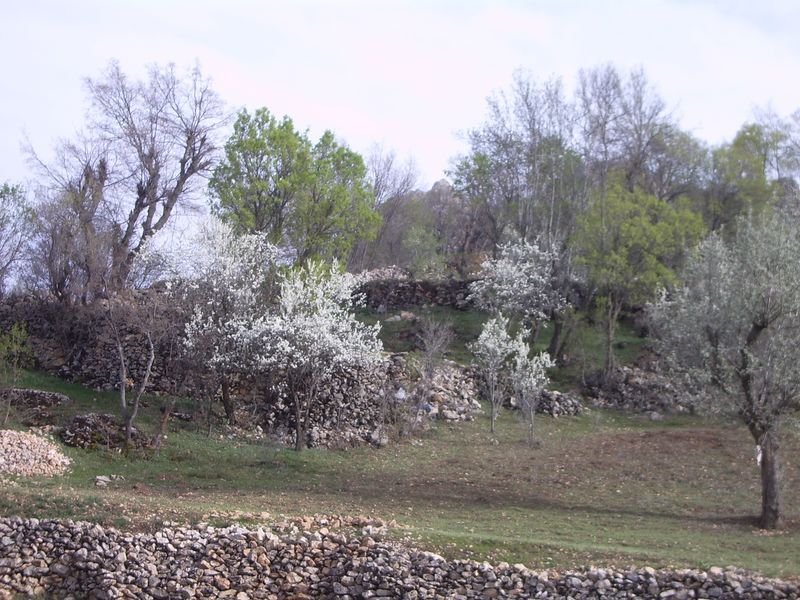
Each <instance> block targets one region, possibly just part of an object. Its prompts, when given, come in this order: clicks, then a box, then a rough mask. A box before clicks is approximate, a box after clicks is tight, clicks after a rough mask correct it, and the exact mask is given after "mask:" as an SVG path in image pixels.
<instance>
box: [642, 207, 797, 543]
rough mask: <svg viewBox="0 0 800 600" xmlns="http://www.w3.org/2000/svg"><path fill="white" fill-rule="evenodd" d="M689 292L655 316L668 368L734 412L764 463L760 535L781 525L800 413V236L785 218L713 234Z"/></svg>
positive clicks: (662, 305)
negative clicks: (794, 421) (786, 437)
mask: <svg viewBox="0 0 800 600" xmlns="http://www.w3.org/2000/svg"><path fill="white" fill-rule="evenodd" d="M683 281H684V284H683V286H682V287H680V288H678V289H677V290H675V291H674V292H673V293H672V294H669V295H665V296H664V297H663V298H662V299H661V300H660V301H658V302H656V303H654V304H653V305H652V306H651V307H650V314H651V316H652V321H653V324H654V329H655V331H656V332H657V334H658V335H659V338H660V347H661V349H662V352H663V353H664V355H665V357H666V358H667V359H668V362H669V364H670V365H671V366H672V367H674V368H676V369H678V370H679V371H681V372H683V373H685V374H687V375H688V376H690V377H691V379H692V380H693V381H694V382H695V383H697V384H700V385H702V386H703V389H704V390H706V392H707V393H706V394H704V395H703V396H702V397H701V399H702V400H703V404H704V405H705V406H706V407H707V408H709V409H711V410H714V411H721V412H727V413H732V414H733V415H735V416H736V417H738V418H739V419H740V420H741V421H742V422H743V423H744V424H745V425H746V426H747V428H748V429H749V431H750V434H751V435H752V437H753V440H754V441H755V444H756V446H757V451H758V453H759V454H760V467H761V489H762V505H761V518H760V522H761V526H762V527H764V528H770V529H771V528H776V527H778V526H779V525H780V524H781V520H782V503H781V494H780V481H781V467H780V432H781V428H782V425H783V424H784V422H785V421H786V420H787V419H789V418H790V417H791V416H792V415H793V413H794V412H795V411H796V410H797V409H798V408H800V347H799V346H798V344H797V339H798V335H800V236H799V235H798V233H797V230H796V229H794V228H792V227H791V226H790V225H789V224H787V223H785V222H781V220H779V219H778V218H774V217H770V218H765V219H763V220H762V221H761V222H752V221H749V220H745V221H740V222H739V223H737V227H736V231H735V232H734V234H733V235H730V236H727V239H726V238H723V236H720V235H717V234H713V235H712V236H710V237H709V238H708V239H706V240H705V241H704V242H702V244H701V245H700V246H699V248H698V250H697V251H696V253H695V254H694V255H693V256H692V257H691V259H690V260H689V261H688V264H687V265H686V268H685V270H684V272H683Z"/></svg>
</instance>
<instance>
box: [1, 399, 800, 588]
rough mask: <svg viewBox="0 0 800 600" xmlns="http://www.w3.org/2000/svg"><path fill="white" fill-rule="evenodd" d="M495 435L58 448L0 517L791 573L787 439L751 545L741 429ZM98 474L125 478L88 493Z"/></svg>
mask: <svg viewBox="0 0 800 600" xmlns="http://www.w3.org/2000/svg"><path fill="white" fill-rule="evenodd" d="M63 389H70V390H72V391H75V390H74V388H71V387H69V386H65V387H62V390H63ZM91 397H92V394H88V395H87V400H86V401H89V402H90V401H91ZM98 402H100V400H98ZM152 410H154V408H153V405H152V404H151V407H150V408H148V409H147V411H145V412H148V411H152ZM498 427H499V429H498V436H497V439H498V440H499V443H495V441H494V439H493V438H492V437H491V436H490V435H489V432H488V421H487V420H486V419H485V418H480V419H478V420H476V421H475V422H471V423H463V424H458V425H444V424H442V425H439V426H438V427H436V428H435V429H434V430H432V431H431V432H429V433H428V434H426V435H425V436H423V437H422V438H421V441H420V442H418V443H415V444H411V443H401V444H398V445H394V446H390V447H388V448H385V449H383V450H375V449H371V448H359V449H354V450H349V451H336V452H334V451H325V450H309V451H305V452H302V453H299V454H298V453H295V452H294V451H292V450H288V449H284V448H277V447H274V446H271V445H269V444H266V443H249V442H243V441H236V440H229V439H227V438H224V437H221V434H220V433H219V432H215V433H213V434H212V435H211V436H210V437H206V436H205V435H203V434H201V433H197V432H192V431H186V430H175V431H172V432H170V434H169V437H168V439H167V446H166V447H165V448H164V449H163V450H162V451H161V452H159V453H155V454H152V455H149V456H142V455H135V456H134V455H130V456H124V455H122V454H118V453H113V452H107V451H84V450H76V449H66V452H67V453H68V454H69V456H70V457H71V458H72V459H73V461H74V466H73V468H72V470H71V471H70V472H69V473H68V474H67V475H65V476H63V477H57V478H53V479H31V480H17V485H16V486H15V487H8V488H4V489H3V490H2V491H0V510H2V513H3V514H21V515H27V516H37V517H60V518H63V517H70V518H76V519H88V520H91V521H96V522H100V523H104V524H109V525H115V526H121V527H126V528H134V529H152V528H153V527H156V526H157V524H158V523H159V522H160V521H161V520H180V521H187V522H196V521H200V520H209V519H222V521H225V518H224V517H219V516H216V517H215V516H214V515H220V514H221V515H225V514H232V513H236V514H239V515H240V518H242V519H244V520H245V521H251V520H253V519H254V518H255V517H253V515H258V514H260V513H262V512H264V511H266V512H268V513H270V514H271V515H275V516H276V518H277V515H290V516H300V515H304V514H312V513H342V514H367V515H372V516H378V517H382V518H385V519H387V520H391V519H395V520H396V521H397V522H398V523H399V524H400V525H401V527H402V529H399V530H397V531H396V532H395V535H397V536H398V537H403V536H404V537H408V538H410V539H411V540H412V542H413V543H415V544H417V545H420V546H422V547H426V548H431V549H434V550H437V551H439V552H442V553H444V554H446V555H448V556H453V557H456V556H459V557H472V558H476V559H480V560H483V559H491V560H505V561H508V562H523V563H526V564H528V565H530V566H533V567H560V568H564V567H578V566H580V565H584V564H614V565H618V566H627V565H630V564H638V565H643V564H649V565H654V566H657V567H658V566H678V567H708V566H711V565H723V566H724V565H728V564H736V565H740V566H743V567H746V568H750V569H756V570H760V571H762V572H764V573H767V574H770V575H782V576H788V575H797V574H798V573H800V543H799V541H798V539H799V538H798V533H800V532H799V531H798V518H800V511H799V510H798V501H797V498H798V492H800V481H798V477H797V464H796V462H795V459H794V457H795V456H798V450H800V443H798V440H797V439H796V438H794V437H792V436H789V438H788V439H787V442H786V443H785V444H784V452H785V454H784V459H785V463H786V464H785V465H784V467H785V472H786V475H787V476H786V480H785V482H784V483H785V485H784V491H785V499H786V511H787V515H788V518H789V524H788V526H787V528H786V530H785V531H782V532H778V533H777V534H775V535H764V534H763V533H762V532H760V531H758V530H757V528H756V527H755V525H754V520H753V518H754V515H755V513H756V512H757V509H758V506H759V486H758V473H757V469H756V467H755V463H754V461H753V459H752V444H751V443H750V440H749V435H748V433H747V432H746V431H745V430H744V429H742V428H738V427H729V426H726V425H725V424H722V423H716V422H709V421H702V420H700V419H698V418H696V417H689V416H675V417H671V418H668V419H667V420H665V421H662V422H657V423H656V422H652V421H650V420H648V419H646V418H645V417H642V416H631V415H624V414H622V413H617V412H611V411H603V412H593V413H590V414H588V415H584V416H581V417H578V418H574V419H565V418H562V419H550V418H544V417H543V418H540V420H539V435H540V439H541V445H540V446H539V447H530V446H528V445H527V444H526V442H525V431H524V427H523V426H522V424H521V423H520V422H519V421H518V420H517V419H516V417H515V415H513V414H511V413H504V414H503V415H502V416H501V419H500V421H499V423H498ZM101 474H102V475H110V474H115V475H122V476H123V477H124V480H122V481H119V482H114V483H112V484H111V486H110V487H109V488H107V489H97V488H95V487H94V486H93V479H94V477H95V476H96V475H101ZM256 520H257V519H256Z"/></svg>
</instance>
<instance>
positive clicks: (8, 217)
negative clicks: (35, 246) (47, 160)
mask: <svg viewBox="0 0 800 600" xmlns="http://www.w3.org/2000/svg"><path fill="white" fill-rule="evenodd" d="M29 223H30V212H29V210H28V207H27V205H26V202H25V195H24V193H23V191H22V188H20V187H19V186H14V185H9V184H7V183H4V184H3V185H2V186H0V297H2V295H3V290H4V289H5V283H6V280H7V279H8V277H9V275H10V274H11V271H12V269H13V268H14V265H15V264H16V263H17V261H19V259H20V258H21V256H22V250H23V248H24V245H25V239H26V234H27V231H28V225H29Z"/></svg>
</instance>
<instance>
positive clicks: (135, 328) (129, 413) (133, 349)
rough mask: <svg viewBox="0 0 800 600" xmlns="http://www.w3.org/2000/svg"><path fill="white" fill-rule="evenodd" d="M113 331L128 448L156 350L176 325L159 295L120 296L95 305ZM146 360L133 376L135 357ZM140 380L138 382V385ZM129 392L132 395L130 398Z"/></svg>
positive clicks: (132, 294) (151, 293)
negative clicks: (129, 390)
mask: <svg viewBox="0 0 800 600" xmlns="http://www.w3.org/2000/svg"><path fill="white" fill-rule="evenodd" d="M95 306H97V307H98V308H99V310H100V311H101V314H102V316H103V318H104V320H105V322H106V324H107V325H108V328H109V330H110V331H111V336H112V339H113V341H114V347H115V349H116V351H117V359H118V363H117V364H118V366H119V379H118V382H117V386H118V388H119V406H120V414H121V416H122V423H123V427H124V429H125V444H126V446H130V444H131V441H132V439H133V422H134V421H135V420H136V417H137V416H138V414H139V407H140V406H141V400H142V396H143V395H144V393H145V391H146V390H147V386H148V385H149V383H150V376H151V375H152V373H153V363H154V362H155V358H156V347H157V346H158V343H159V342H160V340H161V339H162V338H164V337H165V336H166V335H167V332H168V329H169V327H170V326H171V325H172V324H173V323H171V321H170V319H169V318H168V316H167V304H166V302H165V298H164V297H163V296H162V295H161V293H160V292H159V291H156V290H149V291H147V292H143V293H142V295H140V294H136V293H117V294H114V295H113V296H111V297H110V298H107V299H103V300H101V301H100V302H99V303H98V304H97V305H95ZM142 355H143V356H144V366H143V367H142V368H141V369H139V370H138V372H134V371H133V369H131V362H132V360H134V357H137V358H138V357H140V356H142ZM137 379H138V381H137ZM128 388H132V391H133V395H132V396H131V397H129V396H128Z"/></svg>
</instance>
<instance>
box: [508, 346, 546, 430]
mask: <svg viewBox="0 0 800 600" xmlns="http://www.w3.org/2000/svg"><path fill="white" fill-rule="evenodd" d="M554 366H555V363H554V362H553V361H552V360H551V359H550V355H549V354H548V353H547V352H540V353H539V354H536V355H534V356H531V347H530V346H529V345H528V344H527V343H525V340H524V338H523V336H522V332H520V333H518V334H517V336H516V337H515V338H514V359H513V362H512V366H511V383H512V385H513V387H514V391H515V392H516V394H517V400H518V402H519V406H520V410H522V412H523V414H524V415H525V418H526V420H527V422H528V443H529V444H533V443H534V442H535V441H536V437H535V435H534V431H535V430H534V425H535V418H536V411H537V410H538V408H539V400H540V398H541V395H542V390H543V389H544V387H545V386H546V385H547V383H548V381H549V379H548V377H547V369H549V368H551V367H554Z"/></svg>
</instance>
